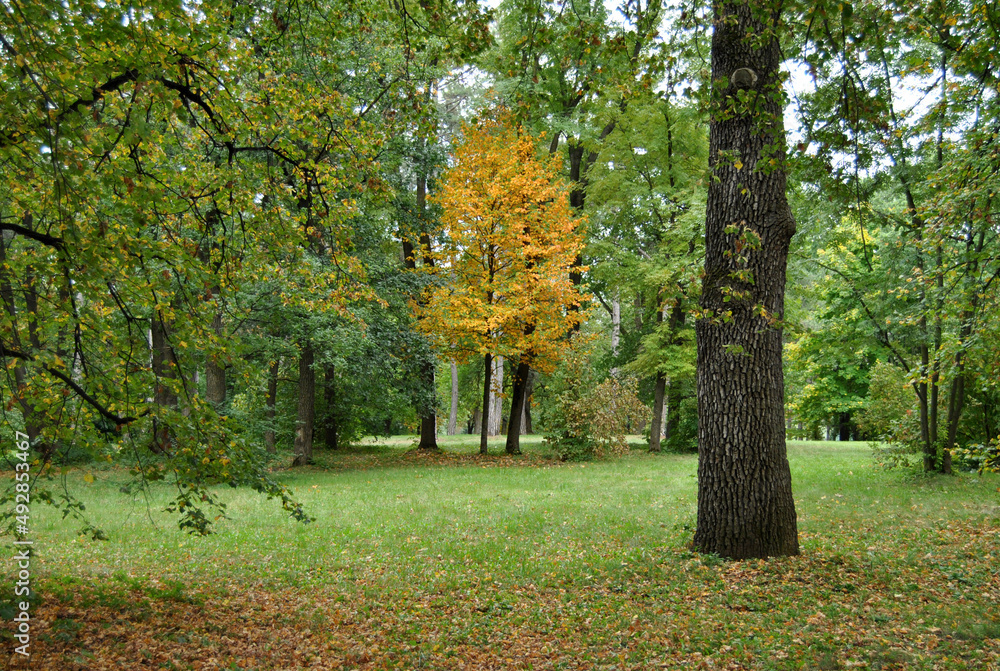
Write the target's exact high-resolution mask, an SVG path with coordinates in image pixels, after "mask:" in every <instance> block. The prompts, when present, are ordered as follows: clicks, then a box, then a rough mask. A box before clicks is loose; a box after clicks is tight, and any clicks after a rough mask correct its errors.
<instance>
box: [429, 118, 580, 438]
mask: <svg viewBox="0 0 1000 671" xmlns="http://www.w3.org/2000/svg"><path fill="white" fill-rule="evenodd" d="M536 142H537V139H536V138H535V137H533V136H531V135H529V134H527V133H525V132H524V131H523V129H522V128H521V127H520V126H517V125H515V123H514V122H513V119H512V118H511V115H510V113H509V112H507V111H506V110H504V109H499V110H495V111H492V112H490V113H488V114H485V115H483V116H482V117H481V118H480V119H479V120H478V121H476V122H475V123H472V124H467V125H465V126H464V127H463V138H462V140H461V142H460V143H458V144H457V146H456V147H455V151H454V156H453V160H454V164H453V166H452V167H451V168H450V169H449V170H447V171H446V172H445V174H444V175H443V177H442V184H441V188H440V191H439V192H438V193H437V194H436V195H435V197H434V201H435V202H436V203H438V204H439V205H440V206H441V208H442V216H441V223H442V230H441V231H440V232H439V236H440V245H439V246H438V249H436V250H435V251H434V257H435V260H436V261H437V263H436V264H435V265H434V266H431V267H430V268H429V269H430V270H432V271H433V272H434V274H435V276H436V277H438V278H439V279H438V282H436V283H435V284H434V285H432V287H431V288H430V290H429V292H428V296H427V298H426V301H425V305H424V306H418V307H419V309H420V312H421V315H422V317H423V319H422V320H421V322H420V325H421V328H424V329H426V330H427V331H428V332H430V333H432V334H434V335H436V336H437V337H438V339H439V341H440V342H441V346H442V348H450V347H451V346H452V345H454V350H452V351H453V352H454V355H455V356H456V358H461V359H462V360H465V359H468V358H469V357H471V356H475V355H482V356H483V357H484V373H485V374H484V385H483V394H484V396H483V407H484V408H485V407H487V404H488V403H489V390H490V378H491V364H492V360H493V357H494V356H503V357H505V358H508V359H510V360H512V361H513V362H514V365H515V379H514V394H513V398H512V403H511V419H510V421H509V422H508V425H507V428H508V436H507V437H508V441H507V451H508V452H515V453H516V452H519V451H520V450H519V438H518V436H519V428H520V419H521V408H522V405H523V396H524V393H523V392H524V386H525V382H526V380H527V371H528V368H529V367H530V366H535V367H537V368H539V369H542V370H544V369H546V368H548V367H550V366H551V365H552V364H553V363H554V362H555V361H557V360H558V359H559V358H560V356H561V354H562V352H563V350H564V348H565V343H566V340H565V338H564V337H563V335H564V334H565V333H566V332H567V330H569V329H570V328H571V327H572V325H573V324H575V323H576V321H577V320H578V319H579V316H578V313H577V312H575V311H573V310H571V309H570V308H572V307H574V306H577V305H578V304H579V302H580V294H579V292H578V290H577V289H576V288H575V286H574V285H573V284H572V282H570V279H569V272H570V267H571V266H572V264H573V263H574V260H575V259H576V257H577V254H579V251H580V247H581V245H582V241H581V238H580V234H579V232H578V228H579V227H580V224H581V220H580V219H578V218H575V217H574V216H573V215H572V211H571V209H570V207H569V200H568V192H567V188H566V186H565V185H564V184H563V183H562V182H560V181H559V180H558V178H557V177H556V174H557V167H558V166H557V163H558V159H550V160H548V161H541V160H539V159H538V158H537V156H536V152H537V149H536ZM480 451H481V452H483V453H485V452H486V422H485V421H484V422H483V431H482V433H481V436H480Z"/></svg>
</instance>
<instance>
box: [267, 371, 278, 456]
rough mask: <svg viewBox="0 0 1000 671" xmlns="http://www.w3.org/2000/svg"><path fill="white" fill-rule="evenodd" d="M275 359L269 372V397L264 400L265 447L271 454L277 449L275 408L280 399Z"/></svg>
mask: <svg viewBox="0 0 1000 671" xmlns="http://www.w3.org/2000/svg"><path fill="white" fill-rule="evenodd" d="M279 363H280V362H279V361H278V360H277V359H275V360H274V361H272V362H271V367H270V369H269V370H268V372H267V398H266V399H265V400H264V417H265V419H267V428H266V429H264V447H266V448H267V451H268V452H270V453H271V454H274V453H275V452H276V451H277V448H276V446H275V441H274V408H275V405H276V403H277V399H278V365H279Z"/></svg>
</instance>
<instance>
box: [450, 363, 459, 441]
mask: <svg viewBox="0 0 1000 671" xmlns="http://www.w3.org/2000/svg"><path fill="white" fill-rule="evenodd" d="M456 433H458V365H456V364H455V362H454V361H452V362H451V407H450V408H449V410H448V435H449V436H454V435H455V434H456Z"/></svg>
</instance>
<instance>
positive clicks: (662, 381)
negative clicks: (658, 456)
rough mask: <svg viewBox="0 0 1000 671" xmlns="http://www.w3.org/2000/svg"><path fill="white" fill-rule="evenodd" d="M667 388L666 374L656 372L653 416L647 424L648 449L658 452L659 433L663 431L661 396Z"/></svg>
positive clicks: (659, 448)
mask: <svg viewBox="0 0 1000 671" xmlns="http://www.w3.org/2000/svg"><path fill="white" fill-rule="evenodd" d="M666 388H667V376H666V375H664V374H663V373H660V372H657V373H656V386H655V387H654V388H653V417H652V419H651V421H650V426H649V451H650V452H659V451H660V450H661V449H662V448H661V446H660V433H661V432H662V431H663V427H662V422H663V396H664V392H665V391H666Z"/></svg>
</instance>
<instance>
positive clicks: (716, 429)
mask: <svg viewBox="0 0 1000 671" xmlns="http://www.w3.org/2000/svg"><path fill="white" fill-rule="evenodd" d="M713 9H714V13H715V20H714V30H713V35H712V79H713V82H714V84H713V87H714V88H716V90H715V91H713V98H714V100H716V101H717V102H716V103H715V104H716V105H717V107H715V108H714V109H715V111H713V114H712V118H711V120H710V125H709V167H710V170H711V171H712V176H711V179H710V180H709V187H708V199H707V203H706V218H705V274H704V278H703V284H702V298H701V307H702V309H703V310H705V311H706V316H704V317H702V318H701V319H700V320H699V321H698V324H697V342H698V415H699V417H698V443H699V447H698V526H697V530H696V531H695V535H694V542H693V545H694V547H696V548H697V549H698V550H699V551H701V552H708V553H715V554H718V555H721V556H723V557H727V558H731V559H744V558H758V557H769V556H775V555H795V554H798V552H799V544H798V532H797V528H796V518H795V502H794V500H793V498H792V486H791V473H790V470H789V467H788V458H787V455H786V452H785V421H784V380H783V375H782V360H781V356H782V334H781V329H780V326H778V323H776V322H774V321H772V320H771V319H768V317H771V318H772V319H773V320H780V319H783V318H784V289H785V269H786V264H787V260H788V245H789V241H790V240H791V237H792V235H793V234H794V232H795V223H794V219H793V218H792V214H791V209H790V208H789V206H788V201H787V199H786V196H785V182H786V176H785V172H784V170H785V167H784V165H785V144H784V143H785V140H784V129H783V126H782V104H781V95H780V89H781V78H780V62H781V51H780V48H779V44H778V39H777V35H776V34H775V32H776V31H777V30H778V26H779V23H780V16H779V14H780V12H779V11H776V10H774V9H766V8H764V7H761V6H759V5H754V6H753V7H751V3H750V2H749V1H748V0H747V1H746V2H743V3H731V2H723V1H722V0H717V1H716V2H715V3H714V7H713ZM762 17H763V18H762ZM765 19H766V20H767V21H768V23H767V24H763V23H761V21H762V20H765ZM723 81H726V82H728V86H727V88H726V89H725V90H719V89H720V88H721V83H722V82H723ZM740 92H742V93H740ZM738 93H740V96H738ZM739 97H745V98H746V99H748V100H753V101H754V110H756V111H755V113H753V114H750V113H748V112H746V111H744V110H743V107H744V105H743V104H742V103H740V102H739V100H738V98H739ZM771 158H773V159H774V160H775V161H776V164H777V166H778V168H777V169H770V170H769V169H765V164H766V163H767V162H768V161H769V160H770V159H771ZM758 164H759V167H758ZM734 223H735V224H736V226H737V228H738V227H741V226H742V227H745V229H744V231H749V232H751V233H750V234H749V235H744V233H743V231H740V230H736V231H735V232H734V231H733V228H731V227H732V226H733V224H734ZM754 236H759V238H760V244H759V245H758V244H756V242H755V241H754ZM738 271H749V272H750V273H751V274H752V282H748V281H741V280H740V279H739V278H738V277H734V275H735V274H736V273H737V272H738ZM723 316H726V318H725V319H724V318H723Z"/></svg>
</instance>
